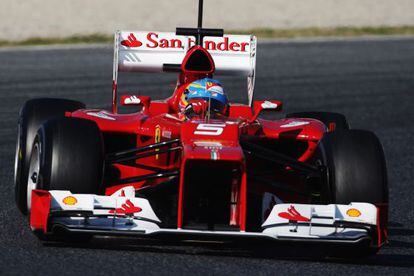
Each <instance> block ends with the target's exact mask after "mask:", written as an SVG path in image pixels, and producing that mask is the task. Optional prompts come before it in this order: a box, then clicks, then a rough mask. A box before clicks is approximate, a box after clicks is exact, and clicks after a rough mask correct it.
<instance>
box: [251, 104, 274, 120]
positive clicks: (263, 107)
mask: <svg viewBox="0 0 414 276" xmlns="http://www.w3.org/2000/svg"><path fill="white" fill-rule="evenodd" d="M281 110H282V102H281V101H275V100H266V101H254V102H253V117H252V118H251V119H250V122H253V121H255V120H256V119H257V117H258V116H259V114H260V113H261V112H262V111H281Z"/></svg>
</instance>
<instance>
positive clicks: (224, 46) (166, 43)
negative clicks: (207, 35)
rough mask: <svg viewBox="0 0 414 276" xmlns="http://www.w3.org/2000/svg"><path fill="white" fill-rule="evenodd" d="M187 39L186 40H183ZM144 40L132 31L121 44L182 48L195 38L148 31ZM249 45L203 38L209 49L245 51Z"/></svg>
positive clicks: (192, 44) (225, 39)
mask: <svg viewBox="0 0 414 276" xmlns="http://www.w3.org/2000/svg"><path fill="white" fill-rule="evenodd" d="M185 39H188V41H185ZM145 40H146V41H145V42H144V43H143V42H141V41H139V40H138V39H137V38H136V37H135V35H134V34H133V33H130V34H129V35H128V39H125V40H122V41H121V45H123V46H125V47H128V48H138V47H141V46H145V47H147V48H150V49H155V48H169V49H174V48H175V49H179V48H181V49H183V48H184V45H185V42H187V43H188V45H189V46H190V47H192V46H194V45H195V40H194V38H192V37H188V38H185V37H182V38H180V37H175V36H174V37H172V38H169V39H166V38H160V37H159V34H158V33H156V32H149V33H147V35H146V36H145ZM249 45H250V43H249V42H240V41H230V38H229V37H223V40H222V41H220V42H217V41H213V40H207V39H206V40H204V45H203V47H204V48H205V49H207V50H210V51H223V52H226V51H231V52H246V51H247V49H248V46H249Z"/></svg>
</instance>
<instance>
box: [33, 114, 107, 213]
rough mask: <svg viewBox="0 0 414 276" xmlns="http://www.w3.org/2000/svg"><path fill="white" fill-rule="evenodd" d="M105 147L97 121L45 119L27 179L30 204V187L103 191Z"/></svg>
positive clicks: (88, 191)
mask: <svg viewBox="0 0 414 276" xmlns="http://www.w3.org/2000/svg"><path fill="white" fill-rule="evenodd" d="M103 169H104V148H103V140H102V134H101V132H100V130H99V128H98V126H97V125H96V123H95V122H92V121H88V120H83V119H77V118H58V119H52V120H49V121H47V122H45V123H44V124H43V125H42V126H41V127H40V128H39V130H38V132H37V135H36V137H35V140H34V143H33V150H32V155H31V158H30V164H29V177H28V181H27V194H28V196H27V206H28V207H27V208H28V209H29V210H30V203H31V191H32V190H33V189H42V190H69V191H71V192H72V193H80V194H99V193H102V191H103V187H102V177H103Z"/></svg>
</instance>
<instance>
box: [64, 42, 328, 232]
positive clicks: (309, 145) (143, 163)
mask: <svg viewBox="0 0 414 276" xmlns="http://www.w3.org/2000/svg"><path fill="white" fill-rule="evenodd" d="M195 54H198V55H200V54H203V55H205V56H206V57H207V58H208V60H209V62H210V67H209V69H208V70H205V71H200V70H192V69H191V68H188V66H187V62H188V60H189V59H191V58H192V57H193V55H195ZM207 67H208V66H207ZM213 73H214V61H213V59H212V58H211V56H210V54H209V53H208V52H207V51H206V50H205V49H204V48H202V47H201V46H194V47H193V48H191V49H190V50H189V51H188V53H187V55H186V57H185V58H184V61H183V63H182V65H181V73H180V74H179V77H178V82H177V86H176V88H175V91H174V93H173V95H172V96H171V97H170V98H168V99H166V100H158V101H150V98H149V97H143V96H140V97H139V99H140V102H141V106H142V110H141V111H140V112H137V113H132V114H119V113H117V96H116V90H117V87H116V84H114V89H113V90H114V96H113V99H114V103H113V108H112V112H108V111H103V110H78V111H75V112H73V113H68V114H67V116H70V117H77V118H83V119H87V120H91V121H94V122H96V124H97V125H98V127H99V128H100V130H101V132H102V133H103V136H104V139H106V137H115V138H113V139H115V141H116V140H117V139H119V141H120V140H121V138H116V137H124V135H127V136H128V137H133V138H132V139H133V143H132V145H130V147H131V148H132V147H136V148H140V147H143V146H147V145H150V144H154V143H158V142H162V141H168V140H172V139H177V138H178V139H180V144H179V145H178V146H179V147H181V150H180V151H173V152H167V153H160V154H156V155H153V156H148V157H145V158H142V159H139V160H137V161H136V162H135V163H134V164H131V165H125V164H113V169H115V170H117V172H118V179H119V180H122V179H125V178H128V177H132V176H142V175H146V174H149V173H154V172H155V171H156V170H155V169H153V168H157V169H163V170H173V169H175V170H179V171H180V177H179V191H178V204H177V208H178V210H177V228H181V227H182V226H183V213H185V206H184V205H185V201H186V198H185V192H184V191H185V185H186V184H187V183H186V174H187V168H188V166H190V164H192V162H195V161H197V162H199V161H200V162H202V161H205V162H206V168H205V169H207V170H208V169H209V168H208V166H210V165H209V164H212V163H211V162H213V163H214V162H215V163H220V162H222V163H223V164H231V165H230V167H231V168H232V169H234V170H238V172H239V173H238V176H237V177H236V178H235V180H233V181H234V183H233V184H232V192H231V193H232V198H233V199H232V208H231V210H229V212H230V213H231V214H230V218H231V221H230V222H229V223H230V224H232V225H236V226H237V227H239V229H240V230H241V231H245V230H246V217H247V212H246V209H247V205H248V204H249V201H248V199H247V197H248V193H253V194H258V195H263V194H264V193H266V192H267V193H271V194H276V193H277V195H278V197H279V198H284V199H286V200H289V199H292V195H289V194H284V193H283V191H278V190H277V189H276V190H272V189H270V190H269V188H266V187H265V186H261V185H260V184H259V183H254V182H248V177H247V174H248V172H249V171H254V170H255V169H256V167H257V166H263V164H260V163H256V162H254V161H251V160H248V158H246V156H245V154H244V152H243V149H242V147H241V146H240V141H241V140H246V139H254V140H255V141H259V142H263V143H266V144H269V143H274V144H278V143H281V144H283V145H284V144H291V145H296V144H300V145H301V146H300V150H298V149H297V148H295V150H294V154H293V157H294V158H295V159H296V160H297V161H300V162H307V161H308V160H310V159H311V158H312V156H313V153H314V151H315V149H316V148H317V144H318V142H319V140H320V139H321V138H322V137H323V136H324V133H325V132H327V131H328V130H327V128H326V126H325V125H324V124H323V123H321V122H320V121H318V120H313V119H280V120H265V119H261V118H258V117H257V116H258V114H259V112H260V105H261V104H263V102H264V101H256V102H255V103H254V105H253V107H250V106H248V105H243V104H231V105H230V107H229V110H228V116H226V117H223V118H219V119H211V120H206V119H204V118H194V119H190V120H188V119H186V118H185V117H184V116H183V115H182V114H181V112H180V109H179V102H180V99H181V96H182V94H183V92H184V90H185V88H186V86H187V85H188V83H190V82H192V81H194V80H196V79H199V78H202V77H212V76H213ZM271 102H273V103H276V104H277V105H278V107H279V108H278V110H280V107H281V105H282V103H281V102H278V101H271ZM105 145H106V146H107V143H106V144H105ZM106 150H107V151H108V150H109V151H110V150H111V149H108V148H106ZM157 150H161V149H157ZM207 164H208V165H207ZM289 170H290V168H289V167H286V172H287V174H288V172H289ZM212 173H214V172H212ZM276 177H279V176H276ZM280 177H281V179H282V180H286V181H287V182H294V181H295V180H294V179H293V180H290V179H288V178H286V177H285V176H280ZM284 177H285V178H286V179H284ZM166 180H168V179H166V178H158V179H151V180H145V181H140V182H135V183H132V184H117V183H116V181H115V182H114V181H113V180H112V181H110V182H109V181H107V180H105V181H106V183H104V184H105V186H106V194H107V195H110V194H112V193H114V192H115V191H117V190H119V189H120V188H122V187H124V186H130V185H133V186H134V187H135V188H136V189H137V190H140V189H143V188H147V187H150V186H152V187H153V186H156V185H158V184H160V183H163V182H165V181H166ZM291 184H292V185H295V183H291ZM298 185H299V184H298ZM229 200H230V199H229ZM294 200H295V202H301V201H302V202H306V201H309V199H308V198H306V197H304V198H300V196H295V197H294Z"/></svg>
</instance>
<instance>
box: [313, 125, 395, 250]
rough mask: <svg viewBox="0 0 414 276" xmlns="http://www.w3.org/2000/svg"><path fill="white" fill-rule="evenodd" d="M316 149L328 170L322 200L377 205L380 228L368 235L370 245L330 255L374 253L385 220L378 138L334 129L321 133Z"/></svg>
mask: <svg viewBox="0 0 414 276" xmlns="http://www.w3.org/2000/svg"><path fill="white" fill-rule="evenodd" d="M319 149H320V152H321V153H322V155H323V156H324V157H323V159H324V161H323V162H324V163H325V166H326V167H327V169H328V180H327V181H326V183H325V185H326V187H325V190H326V191H328V192H327V193H326V195H327V197H326V198H325V200H324V201H325V202H327V203H334V204H349V203H351V202H366V203H371V204H374V205H376V206H377V207H378V208H379V214H378V215H379V216H380V220H379V222H380V224H379V225H377V227H378V230H380V231H375V232H376V233H373V234H372V235H373V236H372V237H373V241H372V242H371V243H372V244H365V245H361V246H359V247H358V248H349V250H336V251H335V252H334V254H333V256H337V257H347V258H349V257H351V258H355V257H357V256H360V257H361V256H367V255H372V254H375V253H376V252H377V251H378V249H379V248H378V246H377V245H378V244H381V243H383V242H384V241H385V237H386V228H387V223H388V221H387V220H388V215H387V213H388V183H387V169H386V164H385V157H384V151H383V149H382V145H381V143H380V141H379V140H378V138H377V137H376V136H375V134H374V133H372V132H369V131H365V130H344V131H335V132H330V133H327V134H325V137H324V138H323V139H322V140H321V142H320V145H319ZM377 233H380V234H378V235H377Z"/></svg>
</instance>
